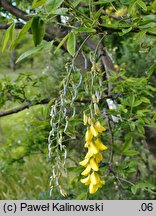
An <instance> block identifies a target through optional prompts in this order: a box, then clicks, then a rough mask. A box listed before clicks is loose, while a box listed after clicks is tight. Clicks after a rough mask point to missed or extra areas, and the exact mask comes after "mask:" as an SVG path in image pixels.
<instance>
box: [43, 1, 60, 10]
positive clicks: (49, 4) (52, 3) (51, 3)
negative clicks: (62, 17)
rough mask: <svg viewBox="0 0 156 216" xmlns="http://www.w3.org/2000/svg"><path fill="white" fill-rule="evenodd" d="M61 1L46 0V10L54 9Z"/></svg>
mask: <svg viewBox="0 0 156 216" xmlns="http://www.w3.org/2000/svg"><path fill="white" fill-rule="evenodd" d="M63 2H64V0H48V1H47V3H46V9H47V10H48V11H55V10H56V9H58V7H60V5H61V4H62V3H63Z"/></svg>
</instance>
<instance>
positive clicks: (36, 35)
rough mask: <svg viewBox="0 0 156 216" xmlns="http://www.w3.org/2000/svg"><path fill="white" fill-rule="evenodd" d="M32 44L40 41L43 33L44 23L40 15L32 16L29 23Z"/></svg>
mask: <svg viewBox="0 0 156 216" xmlns="http://www.w3.org/2000/svg"><path fill="white" fill-rule="evenodd" d="M31 29H32V34H33V41H34V45H35V46H37V45H38V44H40V43H41V41H42V39H43V37H44V34H45V23H44V21H43V19H42V18H41V17H40V16H38V15H37V16H34V17H33V20H32V24H31Z"/></svg>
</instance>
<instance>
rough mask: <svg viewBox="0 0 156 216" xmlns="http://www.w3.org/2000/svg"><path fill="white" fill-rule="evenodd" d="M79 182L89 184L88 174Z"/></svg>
mask: <svg viewBox="0 0 156 216" xmlns="http://www.w3.org/2000/svg"><path fill="white" fill-rule="evenodd" d="M80 181H81V183H83V184H85V185H90V175H88V176H87V177H86V178H84V179H81V180H80Z"/></svg>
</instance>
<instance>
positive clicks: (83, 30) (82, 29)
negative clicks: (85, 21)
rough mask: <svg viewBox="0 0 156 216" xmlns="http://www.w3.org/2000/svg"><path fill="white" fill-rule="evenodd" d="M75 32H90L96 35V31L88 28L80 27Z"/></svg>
mask: <svg viewBox="0 0 156 216" xmlns="http://www.w3.org/2000/svg"><path fill="white" fill-rule="evenodd" d="M73 32H88V33H95V32H96V30H95V29H93V28H88V27H80V28H75V29H73Z"/></svg>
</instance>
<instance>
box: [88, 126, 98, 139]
mask: <svg viewBox="0 0 156 216" xmlns="http://www.w3.org/2000/svg"><path fill="white" fill-rule="evenodd" d="M90 131H91V133H92V135H93V136H95V137H97V135H98V131H97V130H96V128H95V126H94V125H93V124H92V125H91V127H90Z"/></svg>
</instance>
